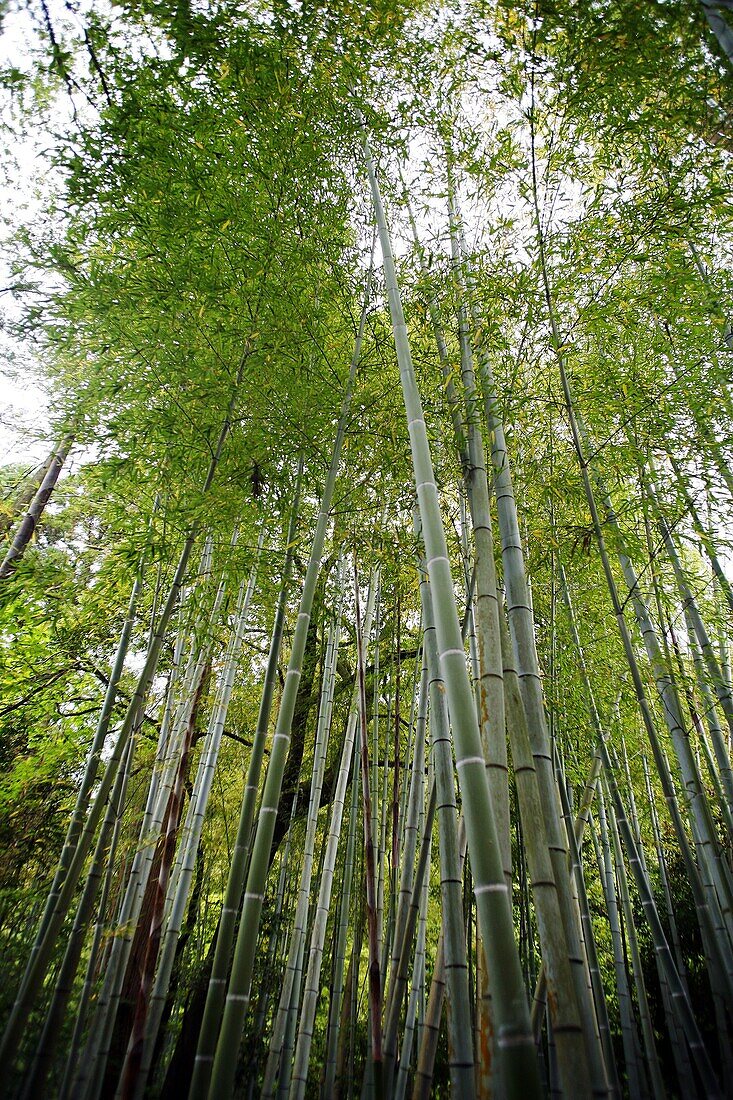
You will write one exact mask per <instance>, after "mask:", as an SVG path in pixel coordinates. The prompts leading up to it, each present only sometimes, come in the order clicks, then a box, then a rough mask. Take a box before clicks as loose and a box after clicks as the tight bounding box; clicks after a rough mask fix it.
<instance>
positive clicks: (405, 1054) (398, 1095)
mask: <svg viewBox="0 0 733 1100" xmlns="http://www.w3.org/2000/svg"><path fill="white" fill-rule="evenodd" d="M431 787H432V784H431ZM433 789H434V788H433ZM429 865H430V854H428V866H429ZM429 879H430V874H429V871H428V872H427V873H426V874H425V875H424V876H423V888H422V893H421V895H420V913H419V918H418V919H419V927H418V933H417V942H416V944H415V963H414V966H413V972H412V985H411V988H410V999H409V1002H408V1005H407V1013H406V1018H405V1030H404V1035H403V1038H402V1049H401V1051H400V1063H399V1072H398V1075H397V1083H396V1085H395V1090H394V1097H395V1100H404V1097H405V1095H406V1094H407V1081H408V1075H409V1067H410V1062H411V1059H412V1047H413V1043H414V1038H415V1020H416V1017H417V1014H418V1000H419V995H420V990H421V988H422V987H423V985H424V982H425V938H426V930H427V912H428V895H429ZM420 1018H421V1019H422V1014H421V1016H420Z"/></svg>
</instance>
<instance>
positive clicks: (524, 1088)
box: [364, 141, 541, 1097]
mask: <svg viewBox="0 0 733 1100" xmlns="http://www.w3.org/2000/svg"><path fill="white" fill-rule="evenodd" d="M364 158H365V162H366V166H367V172H368V175H369V181H370V185H371V191H372V202H373V206H374V211H375V214H376V219H377V225H378V228H379V237H380V243H381V246H382V260H383V266H384V273H385V280H386V286H387V294H388V298H389V306H390V314H391V317H392V328H393V333H394V340H395V349H396V352H397V359H398V363H399V367H400V381H401V384H402V391H403V398H404V403H405V411H406V414H407V424H408V432H409V435H410V447H411V452H412V461H413V468H414V475H415V484H416V488H417V494H418V502H419V508H420V517H421V523H422V529H423V533H424V539H425V545H426V552H427V568H428V576H429V578H430V584H431V587H432V590H433V600H434V609H435V621H436V633H437V639H438V650H439V654H440V665H441V670H442V672H443V677H444V680H445V684H446V694H447V696H448V710H449V713H450V716H451V722H452V725H453V735H454V746H455V755H456V766H457V768H458V773H459V778H460V784H461V793H462V796H463V805H464V813H465V817H466V833H467V837H468V848H469V852H470V856H471V869H472V872H473V877H474V882H475V887H474V892H475V895H476V905H477V910H478V913H479V921H480V925H481V930H482V934H483V937H484V944H485V948H486V951H487V954H488V956H489V968H490V969H491V970H492V972H493V974H495V976H496V985H495V987H494V990H493V992H494V995H495V1001H494V1005H495V1010H496V1016H495V1019H496V1030H495V1035H496V1046H497V1052H498V1062H499V1063H500V1070H499V1079H500V1081H501V1087H502V1088H503V1089H504V1090H505V1093H506V1095H507V1097H513V1096H515V1095H519V1094H520V1093H521V1094H523V1095H525V1096H527V1095H532V1096H538V1095H539V1094H540V1092H541V1086H540V1081H539V1071H538V1067H537V1061H536V1056H535V1051H534V1042H533V1039H532V1034H531V1029H530V1024H529V1012H528V1009H527V1001H526V997H525V993H524V987H523V982H522V972H521V966H520V963H519V956H518V954H517V948H516V944H515V942H514V931H513V924H512V915H511V909H510V905H509V897H508V891H507V886H506V881H505V879H504V871H503V867H502V864H501V853H500V848H499V840H498V836H497V831H496V823H495V821H494V814H493V808H492V806H491V801H490V796H489V788H488V782H487V780H486V768H485V762H484V757H483V751H482V745H481V735H480V731H479V727H478V721H477V717H476V709H475V705H474V699H473V693H472V690H471V684H470V681H469V678H468V671H467V668H466V661H465V651H464V647H463V643H462V639H461V629H460V625H459V621H458V612H457V609H456V602H455V595H454V591H453V582H452V578H451V571H450V564H449V561H448V554H447V546H446V541H445V533H444V530H443V524H442V519H441V515H440V505H439V500H438V491H437V486H436V484H435V477H434V473H433V466H432V460H431V456H430V447H429V444H428V438H427V432H426V428H425V419H424V416H423V410H422V401H421V398H420V394H419V391H418V388H417V383H416V379H415V373H414V368H413V365H412V358H411V354H410V346H409V342H408V338H407V328H406V325H405V319H404V315H403V312H402V303H401V301H400V295H399V288H398V284H397V276H396V271H395V265H394V259H393V256H392V248H391V242H390V237H389V231H388V228H387V222H386V218H385V215H384V208H383V206H382V199H381V195H380V193H379V186H378V184H377V179H376V176H375V174H374V167H373V163H372V158H371V153H370V150H369V145H368V142H367V141H365V143H364Z"/></svg>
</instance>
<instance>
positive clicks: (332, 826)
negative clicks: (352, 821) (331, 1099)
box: [290, 574, 376, 1100]
mask: <svg viewBox="0 0 733 1100" xmlns="http://www.w3.org/2000/svg"><path fill="white" fill-rule="evenodd" d="M375 579H376V578H375V575H374V574H372V580H371V583H370V585H369V593H368V595H367V603H366V609H365V614H364V627H363V636H364V637H365V638H367V639H368V638H369V635H370V633H371V627H372V617H373V615H374V598H375ZM357 617H358V613H357ZM359 696H360V688H359V684H358V682H357V683H356V684H355V685H354V691H353V694H352V700H351V706H350V709H349V718H348V721H347V725H346V736H345V738H344V744H343V748H342V750H341V761H340V764H339V771H338V776H337V779H336V787H335V790H334V795H333V801H332V803H331V820H330V822H329V827H328V836H327V838H326V850H325V856H324V861H323V873H322V875H321V882H320V886H319V890H318V900H317V902H316V907H315V912H314V917H313V927H312V929H311V938H310V944H309V947H308V967H307V972H306V977H305V986H304V989H303V1003H302V1006H301V1010H300V1022H299V1025H298V1037H297V1041H296V1045H295V1060H294V1064H293V1073H292V1078H291V1082H290V1100H303V1097H304V1096H305V1088H306V1084H307V1081H308V1072H309V1063H310V1051H311V1043H312V1040H313V1031H314V1026H315V1018H316V1009H317V1007H318V997H319V993H320V984H321V983H320V976H321V966H322V963H323V945H324V943H325V939H326V923H327V921H328V914H329V910H330V907H331V892H332V889H333V879H334V873H335V869H336V855H337V851H338V843H339V837H340V835H341V824H342V821H343V812H344V802H345V799H346V785H347V783H348V780H349V772H350V771H351V758H352V753H353V752H354V741H355V738H356V727H357V723H358V721H359V707H360V700H359ZM355 755H356V756H359V754H358V753H356V754H355ZM360 760H361V765H360V766H361V767H363V766H364V757H363V755H362V756H361V757H360ZM354 776H356V764H354ZM352 798H353V793H352ZM358 938H359V937H357V936H355V937H354V945H356V942H357V939H358ZM354 949H356V946H354ZM357 958H358V956H357ZM354 992H355V989H354ZM354 1020H355V1015H354V1014H352V1028H351V1030H352V1034H353V1024H354Z"/></svg>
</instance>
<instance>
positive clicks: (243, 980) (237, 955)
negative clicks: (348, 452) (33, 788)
mask: <svg viewBox="0 0 733 1100" xmlns="http://www.w3.org/2000/svg"><path fill="white" fill-rule="evenodd" d="M370 291H371V271H370V274H369V277H368V278H367V286H366V293H365V298H364V305H363V307H362V311H361V318H360V322H359V331H358V334H357V338H356V344H355V347H354V354H353V357H352V360H351V367H350V370H349V380H348V383H347V386H346V393H345V395H344V399H343V402H342V406H341V412H340V415H339V422H338V427H337V429H336V439H335V442H334V448H333V453H332V456H331V462H330V466H329V471H328V475H327V478H326V484H325V486H324V489H323V497H322V500H321V505H320V510H319V514H318V520H317V523H316V530H315V532H314V535H313V542H312V546H311V553H310V559H309V562H308V567H307V570H306V576H305V581H304V584H303V593H302V596H301V600H300V607H299V610H298V619H297V625H296V628H295V633H294V636H293V645H292V650H291V654H290V661H289V663H288V670H287V673H286V680H285V687H284V689H283V693H282V698H281V700H280V712H279V714H278V720H277V725H276V728H275V733H274V736H273V744H272V750H271V752H270V760H269V765H268V769H267V776H266V779H265V787H264V791H263V793H262V802H261V806H260V816H259V821H258V823H257V831H256V833H255V838H254V842H253V845H252V856H251V862H250V869H249V875H248V878H247V886H246V889H245V893H244V899H243V905H242V912H241V918H240V923H239V932H238V935H237V941H236V946H235V949H234V960H233V963H232V974H231V978H230V981H229V988H228V990H227V994H226V1000H225V1004H224V1012H223V1015H222V1022H221V1030H220V1033H219V1039H218V1043H217V1047H216V1054H215V1056H214V1063H213V1067H212V1071H211V1083H210V1087H209V1095H210V1096H211V1097H218V1098H220V1100H223V1098H224V1097H228V1096H229V1095H230V1094H231V1091H232V1087H233V1084H234V1074H235V1070H236V1052H237V1049H238V1047H239V1043H240V1041H241V1037H242V1032H243V1030H244V1021H245V1016H246V1012H247V1007H248V1005H249V1001H250V994H251V982H252V971H253V967H254V956H255V950H256V943H257V932H258V929H259V924H260V915H261V912H262V901H263V898H264V886H265V881H266V878H267V866H268V861H269V855H270V847H271V845H272V837H273V833H274V829H275V817H276V814H277V805H278V802H279V798H280V790H281V787H282V779H283V774H284V770H285V762H286V760H287V755H288V749H289V747H290V731H291V727H292V721H293V712H294V710H295V699H296V695H297V689H298V683H299V681H300V670H301V666H302V661H303V653H304V650H305V641H306V635H307V631H308V625H309V623H310V616H311V608H312V606H313V596H314V594H315V587H316V581H317V579H318V574H319V571H320V565H321V557H322V554H323V547H324V544H325V539H326V529H327V526H328V519H329V512H330V508H331V501H332V499H333V491H334V488H335V485H336V477H337V474H338V465H339V459H340V456H341V448H342V445H343V439H344V435H345V432H346V426H347V422H348V415H349V408H350V404H351V395H352V393H353V389H354V382H355V379H356V369H357V366H358V363H359V359H360V356H361V344H362V339H363V332H364V325H365V321H366V310H367V306H368V302H369V298H370Z"/></svg>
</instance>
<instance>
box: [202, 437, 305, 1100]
mask: <svg viewBox="0 0 733 1100" xmlns="http://www.w3.org/2000/svg"><path fill="white" fill-rule="evenodd" d="M302 475H303V455H302V454H301V456H300V460H299V464H298V474H297V477H296V482H295V490H294V494H293V503H292V506H291V511H290V519H289V522H288V531H287V535H286V545H285V561H284V563H283V571H282V579H281V582H280V590H279V592H278V597H277V603H276V606H275V617H274V621H273V626H272V636H271V640H270V649H269V653H268V657H267V667H266V670H265V677H264V681H263V685H262V696H261V700H260V708H259V713H258V716H257V725H256V728H255V733H254V737H253V739H252V749H251V752H250V758H249V764H248V768H247V778H246V780H245V786H244V791H243V796H242V805H241V810H240V816H239V823H238V826H237V835H236V838H235V841H234V849H233V852H232V860H231V864H230V867H229V876H228V878H227V885H226V890H225V892H224V900H223V902H222V909H221V916H220V918H219V931H218V935H217V940H216V948H215V951H214V961H213V964H212V968H211V978H210V979H209V988H208V990H207V993H206V1005H205V1008H204V1014H203V1018H202V1022H201V1030H200V1032H199V1040H198V1046H197V1048H196V1059H195V1062H194V1068H193V1075H192V1078H191V1087H190V1090H189V1097H190V1100H203V1097H205V1095H206V1091H207V1088H208V1084H209V1076H210V1073H211V1066H212V1064H213V1061H214V1053H215V1051H216V1040H217V1038H218V1034H219V1023H220V1020H221V1014H222V1011H223V1008H224V997H225V993H226V981H227V977H228V974H229V963H230V960H231V953H232V944H233V943H234V932H235V928H236V919H237V914H238V912H239V907H240V904H241V899H242V890H243V888H244V881H245V876H246V874H247V867H248V858H249V853H250V848H251V840H250V838H251V832H252V822H253V820H254V812H255V802H256V797H257V791H258V790H259V780H260V773H261V770H262V760H263V757H264V750H265V742H266V739H267V730H268V725H269V721H270V711H271V710H272V699H273V695H274V692H275V684H276V682H277V665H278V660H279V657H280V648H281V644H282V635H283V628H284V625H285V609H286V601H287V593H288V586H289V583H290V574H291V571H292V565H293V554H294V549H295V542H296V531H297V522H298V511H299V506H300V486H301V480H302Z"/></svg>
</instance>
